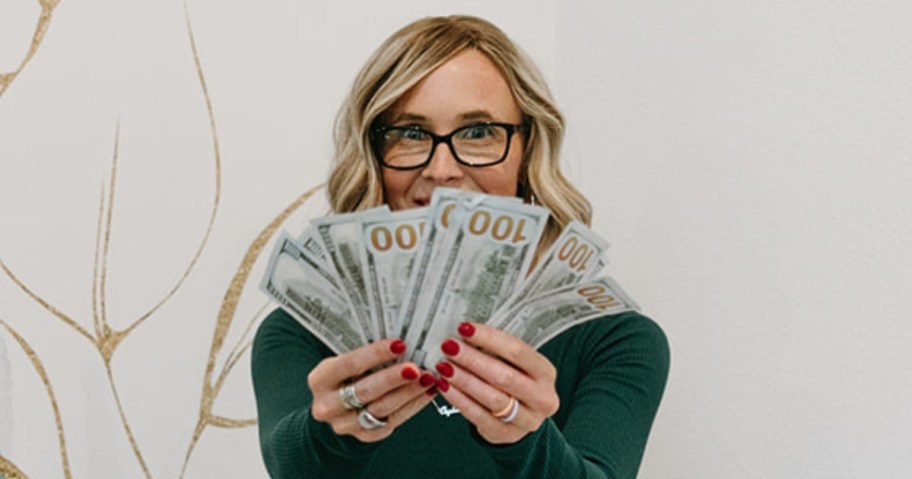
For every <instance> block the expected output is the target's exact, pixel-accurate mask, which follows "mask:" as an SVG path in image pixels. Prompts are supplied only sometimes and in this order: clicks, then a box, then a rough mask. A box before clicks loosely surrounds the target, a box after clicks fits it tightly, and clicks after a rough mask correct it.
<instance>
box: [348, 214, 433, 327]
mask: <svg viewBox="0 0 912 479" xmlns="http://www.w3.org/2000/svg"><path fill="white" fill-rule="evenodd" d="M427 212H428V208H416V209H410V210H403V211H395V212H393V213H385V212H380V213H365V214H364V216H363V217H362V219H361V231H362V234H363V238H362V240H363V241H364V245H365V247H364V248H362V250H361V253H362V256H361V263H362V264H363V271H364V286H365V289H366V291H367V302H368V306H369V308H370V312H371V314H372V315H373V317H374V324H378V325H380V327H381V333H382V336H383V337H393V336H396V335H397V333H398V332H397V331H396V330H395V326H396V324H395V323H396V320H397V319H398V316H399V306H400V304H401V303H402V298H403V296H404V294H405V287H406V285H407V283H408V280H409V276H410V273H411V270H412V264H413V262H414V259H415V254H416V253H417V252H418V246H419V245H420V244H421V242H422V241H423V233H424V229H425V225H426V224H427Z"/></svg>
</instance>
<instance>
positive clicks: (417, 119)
mask: <svg viewBox="0 0 912 479" xmlns="http://www.w3.org/2000/svg"><path fill="white" fill-rule="evenodd" d="M390 120H391V121H390V123H391V124H396V123H401V122H404V121H409V122H414V123H419V124H426V123H427V121H428V119H427V117H426V116H424V115H418V114H416V113H400V114H398V115H395V116H393V118H391V119H390Z"/></svg>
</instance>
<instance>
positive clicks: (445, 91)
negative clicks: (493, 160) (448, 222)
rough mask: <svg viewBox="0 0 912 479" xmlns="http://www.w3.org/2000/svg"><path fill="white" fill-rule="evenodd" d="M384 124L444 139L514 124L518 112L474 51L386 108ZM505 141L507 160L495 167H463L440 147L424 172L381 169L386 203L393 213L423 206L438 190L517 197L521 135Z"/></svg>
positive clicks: (502, 84) (504, 84)
mask: <svg viewBox="0 0 912 479" xmlns="http://www.w3.org/2000/svg"><path fill="white" fill-rule="evenodd" d="M386 120H387V121H386V124H387V125H389V126H407V125H416V126H420V127H422V128H424V129H425V130H428V131H430V132H432V133H435V134H437V135H444V134H447V133H450V132H451V131H453V130H455V129H457V128H459V127H461V126H465V125H468V124H472V123H478V122H484V121H492V122H502V123H512V124H519V123H521V121H522V112H521V111H520V109H519V106H517V105H516V102H515V101H514V100H513V95H512V94H511V92H510V88H509V87H508V86H507V81H506V79H505V78H504V77H503V75H502V74H501V73H500V70H498V69H497V67H496V66H494V64H493V63H492V62H491V60H489V59H488V57H486V56H485V55H484V54H483V53H480V52H478V51H477V50H466V51H465V52H463V53H460V54H458V55H457V56H455V57H453V58H452V59H451V60H449V61H448V62H446V63H444V64H443V65H441V66H440V67H438V68H437V69H436V70H434V71H432V72H431V73H430V74H429V75H428V76H426V77H425V78H424V79H423V80H421V81H420V82H419V83H418V84H416V85H415V86H414V87H413V88H412V89H411V90H409V91H408V92H407V93H406V94H405V95H403V96H402V98H400V99H399V100H398V101H397V102H396V103H395V104H394V105H393V106H392V107H391V108H390V111H389V112H388V113H387V119H386ZM510 141H511V142H512V144H511V145H510V150H509V154H508V155H507V158H506V159H505V160H504V161H503V162H501V163H498V164H496V165H491V166H485V167H471V166H465V165H462V164H460V163H458V162H457V161H456V159H455V158H454V157H453V152H452V151H450V149H449V148H448V147H447V145H446V144H443V143H441V144H438V145H437V148H436V150H435V151H434V154H433V157H432V158H431V161H430V163H428V164H427V165H425V166H424V167H423V168H418V169H415V170H404V171H403V170H394V169H391V168H386V167H382V175H383V187H384V190H385V193H386V202H387V203H388V204H389V206H390V208H392V209H394V210H401V209H407V208H416V207H421V206H427V205H428V204H430V200H431V193H432V192H433V190H434V188H436V187H437V186H447V187H451V188H457V189H460V190H468V191H478V192H482V193H489V194H495V195H506V196H516V189H517V184H518V182H519V170H520V166H521V164H522V158H523V153H524V152H523V139H522V135H521V134H516V135H513V137H512V138H511V139H510Z"/></svg>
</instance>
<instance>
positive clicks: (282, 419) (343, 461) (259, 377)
mask: <svg viewBox="0 0 912 479" xmlns="http://www.w3.org/2000/svg"><path fill="white" fill-rule="evenodd" d="M331 354H332V353H331V352H330V351H329V349H328V348H326V346H324V345H323V344H322V343H320V342H319V341H317V340H316V339H315V338H314V337H313V336H312V335H310V334H309V333H307V331H306V330H305V329H304V328H302V327H301V326H299V325H298V324H296V323H294V322H293V321H288V316H287V315H286V314H285V313H284V312H282V311H280V310H277V311H276V312H273V313H272V314H271V315H270V316H268V317H267V318H266V319H265V320H264V321H263V324H262V325H261V326H260V328H259V329H258V330H257V335H256V338H255V339H254V343H253V352H252V365H251V367H252V373H253V386H254V392H255V393H256V397H257V413H258V419H259V429H260V448H261V450H262V453H263V460H264V461H265V463H266V469H267V470H268V471H269V474H270V475H271V476H272V477H274V478H288V477H340V478H341V477H346V478H348V477H359V476H360V475H361V471H362V470H363V469H364V467H365V466H366V464H367V461H368V459H369V458H370V456H371V454H372V453H373V451H374V450H376V448H377V444H364V443H361V442H360V441H358V440H357V439H354V438H353V437H351V436H338V435H336V434H335V433H333V431H332V429H331V428H330V426H329V425H327V424H325V423H322V422H319V421H316V420H314V419H313V418H312V417H311V416H310V404H311V401H312V395H311V393H310V388H308V386H307V373H308V372H309V371H310V370H311V369H313V367H314V366H315V365H316V364H317V363H319V362H320V361H322V360H323V359H324V358H326V357H328V356H330V355H331Z"/></svg>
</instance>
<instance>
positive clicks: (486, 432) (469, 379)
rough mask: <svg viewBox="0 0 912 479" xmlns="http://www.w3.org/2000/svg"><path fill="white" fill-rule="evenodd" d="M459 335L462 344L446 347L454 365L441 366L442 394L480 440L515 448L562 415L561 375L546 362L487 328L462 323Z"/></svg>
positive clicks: (447, 343) (452, 342) (449, 341)
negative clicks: (557, 386) (558, 382)
mask: <svg viewBox="0 0 912 479" xmlns="http://www.w3.org/2000/svg"><path fill="white" fill-rule="evenodd" d="M459 333H460V334H461V335H462V338H463V341H458V340H455V339H447V340H446V341H444V342H443V344H442V345H441V349H442V350H443V352H444V354H446V355H447V357H448V359H449V360H448V361H442V362H440V363H438V364H437V365H436V369H437V372H438V373H440V375H441V376H443V377H444V378H446V379H442V380H439V382H438V385H437V389H438V390H439V391H440V392H441V393H443V395H444V397H446V398H447V400H448V401H449V402H450V404H452V405H453V406H455V407H457V408H459V411H460V412H461V413H462V415H463V416H465V418H466V419H467V420H468V421H469V422H471V423H472V424H474V425H475V427H476V428H477V430H478V433H479V434H480V435H481V437H483V438H484V439H485V440H486V441H488V442H490V443H492V444H508V443H514V442H517V441H519V440H520V439H522V438H523V437H525V436H526V435H527V434H529V433H530V432H532V431H535V430H537V429H538V428H539V426H541V424H542V422H543V421H544V420H545V419H547V418H549V417H551V415H553V414H554V413H556V412H557V409H558V407H559V406H560V399H559V398H558V396H557V391H556V390H555V388H554V382H555V380H556V379H557V371H556V369H555V368H554V365H553V364H551V362H550V361H549V360H548V359H547V358H546V357H544V356H542V355H541V354H539V353H538V352H537V351H535V350H534V349H532V347H531V346H529V345H528V344H526V343H524V342H522V341H521V340H519V339H517V338H516V337H514V336H512V335H510V334H507V333H505V332H503V331H500V330H498V329H495V328H492V327H489V326H485V325H483V324H477V323H462V324H461V325H460V326H459ZM450 385H452V387H450ZM514 399H515V401H518V403H514ZM514 409H515V410H514Z"/></svg>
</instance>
